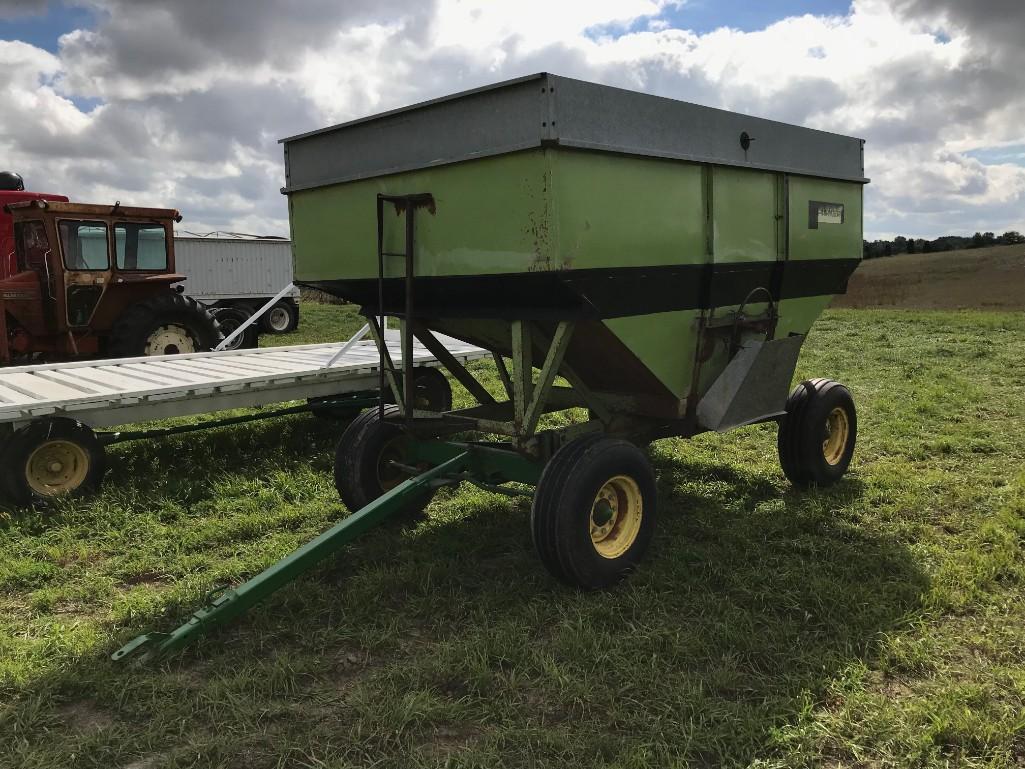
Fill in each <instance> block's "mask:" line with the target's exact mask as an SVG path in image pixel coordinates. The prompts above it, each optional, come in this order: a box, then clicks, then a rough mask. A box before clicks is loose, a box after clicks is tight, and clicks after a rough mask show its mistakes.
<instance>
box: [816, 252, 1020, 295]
mask: <svg viewBox="0 0 1025 769" xmlns="http://www.w3.org/2000/svg"><path fill="white" fill-rule="evenodd" d="M833 306H834V307H904V308H907V309H914V310H962V309H982V310H1025V245H1017V246H996V247H993V248H978V249H968V250H965V251H945V252H942V253H937V254H901V255H899V256H889V257H883V258H880V259H869V260H867V261H864V262H862V263H861V266H860V267H858V270H857V272H855V273H854V275H853V277H851V281H850V284H849V285H848V288H847V294H846V295H845V296H838V297H837V298H836V300H834V302H833Z"/></svg>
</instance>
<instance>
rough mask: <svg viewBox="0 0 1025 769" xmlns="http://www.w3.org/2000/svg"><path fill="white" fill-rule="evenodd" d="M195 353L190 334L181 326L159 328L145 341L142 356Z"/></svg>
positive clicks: (194, 345) (194, 344)
mask: <svg viewBox="0 0 1025 769" xmlns="http://www.w3.org/2000/svg"><path fill="white" fill-rule="evenodd" d="M195 351H196V343H195V341H194V340H193V339H192V334H190V333H189V331H188V329H186V328H185V327H183V326H178V325H170V326H161V327H160V328H158V329H157V330H156V331H154V332H153V333H152V334H150V336H149V339H147V340H146V349H145V350H144V352H143V354H144V355H178V354H179V353H189V352H195Z"/></svg>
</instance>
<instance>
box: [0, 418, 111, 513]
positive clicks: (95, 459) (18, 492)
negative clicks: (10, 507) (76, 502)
mask: <svg viewBox="0 0 1025 769" xmlns="http://www.w3.org/2000/svg"><path fill="white" fill-rule="evenodd" d="M4 460H5V462H4V473H5V479H4V484H3V485H4V487H5V488H6V490H7V492H8V493H9V495H10V496H11V497H12V500H13V501H14V502H16V503H17V504H21V505H28V504H32V503H37V504H47V503H49V502H52V501H53V500H54V499H56V498H58V497H65V496H81V495H83V494H87V493H89V492H91V491H94V490H95V489H96V488H98V487H99V485H100V482H101V480H102V479H103V472H104V469H105V468H106V453H105V451H104V449H103V446H102V444H100V442H99V440H97V438H96V434H95V433H94V432H93V431H92V430H90V429H89V428H88V427H86V426H85V425H83V424H82V423H81V422H76V421H75V420H73V419H61V418H58V419H47V420H43V421H39V422H33V423H32V424H30V425H28V426H27V427H24V428H22V429H21V430H19V431H18V432H16V433H15V434H14V435H13V437H12V438H11V444H10V446H9V447H8V449H7V451H6V452H5V453H4Z"/></svg>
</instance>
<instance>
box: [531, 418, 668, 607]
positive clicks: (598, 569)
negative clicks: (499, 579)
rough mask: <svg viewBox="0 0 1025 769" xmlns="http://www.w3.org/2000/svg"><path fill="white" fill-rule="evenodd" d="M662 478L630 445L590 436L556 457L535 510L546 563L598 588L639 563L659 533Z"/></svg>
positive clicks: (534, 526) (567, 578)
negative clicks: (658, 495)
mask: <svg viewBox="0 0 1025 769" xmlns="http://www.w3.org/2000/svg"><path fill="white" fill-rule="evenodd" d="M655 498H656V494H655V475H654V473H653V472H652V469H651V464H650V463H649V462H648V458H647V457H646V456H645V455H644V452H642V451H641V450H640V449H639V448H637V447H636V446H634V445H633V444H632V443H628V442H626V441H622V440H618V439H614V438H607V437H605V436H601V435H590V436H585V437H583V438H578V439H576V440H574V441H571V442H570V443H568V444H566V445H565V446H563V447H562V448H561V449H559V451H557V452H556V453H555V456H553V457H552V459H551V461H550V462H549V463H548V465H547V466H546V467H545V470H544V472H543V473H542V475H541V480H540V481H539V482H538V485H537V491H536V492H535V494H534V504H533V507H532V509H531V513H530V522H531V533H532V535H533V539H534V547H535V548H536V549H537V552H538V555H539V556H540V557H541V561H542V562H543V563H544V565H545V566H546V567H547V568H548V570H549V571H550V572H551V573H552V574H553V575H554V576H555V577H557V578H558V579H560V580H562V581H563V582H566V583H567V584H570V585H574V586H576V587H580V588H583V589H585V590H596V589H599V588H605V587H610V586H611V585H614V584H615V583H617V582H619V581H620V580H621V579H622V578H623V577H624V576H626V575H627V574H628V573H629V572H631V571H633V570H634V569H635V568H636V567H637V564H638V563H640V561H641V559H642V558H643V556H644V553H645V551H646V550H647V549H648V545H649V544H650V542H651V537H652V534H653V533H654V530H655Z"/></svg>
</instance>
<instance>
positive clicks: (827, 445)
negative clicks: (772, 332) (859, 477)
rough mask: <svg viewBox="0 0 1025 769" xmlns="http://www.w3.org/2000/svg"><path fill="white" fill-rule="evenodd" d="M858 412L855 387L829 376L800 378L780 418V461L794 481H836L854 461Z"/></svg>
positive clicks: (819, 482)
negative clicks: (848, 387)
mask: <svg viewBox="0 0 1025 769" xmlns="http://www.w3.org/2000/svg"><path fill="white" fill-rule="evenodd" d="M857 437H858V413H857V411H856V410H855V408H854V398H853V397H851V392H850V390H848V389H847V388H846V387H844V386H843V385H842V384H840V383H839V382H834V381H833V380H831V379H809V380H806V381H804V382H801V383H800V384H799V385H797V387H795V388H794V391H793V392H792V393H790V397H789V398H788V399H787V413H786V416H784V417H783V418H782V419H781V420H780V423H779V437H778V440H777V446H778V448H779V463H780V466H781V467H782V468H783V473H784V474H785V475H786V477H787V478H788V479H789V480H790V482H791V483H793V484H794V485H795V486H808V485H810V484H813V483H814V484H818V485H819V486H829V485H830V484H833V483H836V482H837V481H838V480H840V478H842V477H843V474H844V473H846V472H847V468H848V466H849V465H850V463H851V457H852V456H853V455H854V443H855V441H856V440H857Z"/></svg>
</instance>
